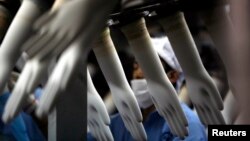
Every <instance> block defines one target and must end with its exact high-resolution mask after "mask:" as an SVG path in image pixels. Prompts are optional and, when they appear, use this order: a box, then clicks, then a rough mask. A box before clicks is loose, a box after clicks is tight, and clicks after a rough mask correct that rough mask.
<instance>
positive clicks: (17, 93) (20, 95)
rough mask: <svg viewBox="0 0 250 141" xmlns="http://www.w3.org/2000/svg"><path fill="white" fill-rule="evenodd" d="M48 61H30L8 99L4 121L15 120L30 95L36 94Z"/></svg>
mask: <svg viewBox="0 0 250 141" xmlns="http://www.w3.org/2000/svg"><path fill="white" fill-rule="evenodd" d="M48 63H49V62H48V61H44V62H40V61H39V60H38V59H37V58H35V59H33V60H30V61H28V62H27V63H26V64H25V67H24V69H23V71H22V73H21V75H20V77H19V79H18V81H17V83H16V85H15V87H14V89H13V91H12V94H11V96H10V98H9V99H8V101H7V103H6V106H5V109H4V114H3V117H2V119H3V121H4V122H9V121H10V120H12V119H13V118H15V117H16V116H17V115H18V114H19V112H20V111H21V110H22V108H24V106H25V104H26V102H27V99H28V98H29V95H30V94H32V93H33V92H34V90H35V89H36V87H37V86H38V85H39V83H40V82H41V80H42V78H43V77H44V76H45V75H46V73H47V66H48Z"/></svg>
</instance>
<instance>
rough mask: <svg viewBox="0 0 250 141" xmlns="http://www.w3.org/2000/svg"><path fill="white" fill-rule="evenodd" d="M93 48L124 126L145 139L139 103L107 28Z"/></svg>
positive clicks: (141, 140) (136, 135)
mask: <svg viewBox="0 0 250 141" xmlns="http://www.w3.org/2000/svg"><path fill="white" fill-rule="evenodd" d="M93 50H94V53H95V56H96V58H97V61H98V64H99V65H100V67H101V70H102V72H103V74H104V77H105V79H106V81H107V83H108V85H109V88H110V90H111V94H112V96H113V100H114V103H115V105H116V107H117V109H118V111H119V113H120V115H121V118H122V120H123V122H124V125H125V127H126V128H127V129H128V131H129V132H130V133H131V135H132V137H133V138H134V139H135V140H140V141H144V140H147V136H146V132H145V130H144V128H143V125H142V114H141V111H140V108H139V105H138V103H137V101H136V98H135V96H134V94H133V91H132V89H131V88H130V86H129V84H128V81H127V80H126V76H125V74H124V71H123V68H122V65H121V62H120V59H119V57H118V55H117V52H116V50H115V47H114V44H113V42H112V40H111V37H110V33H109V30H108V29H106V30H105V31H104V32H103V33H102V34H101V37H100V38H99V40H98V41H97V43H96V44H95V46H94V47H93Z"/></svg>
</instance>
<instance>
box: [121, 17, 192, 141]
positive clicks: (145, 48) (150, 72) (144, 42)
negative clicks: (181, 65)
mask: <svg viewBox="0 0 250 141" xmlns="http://www.w3.org/2000/svg"><path fill="white" fill-rule="evenodd" d="M122 32H123V33H124V34H125V36H126V37H127V39H128V42H129V44H130V46H131V47H132V50H133V53H134V55H135V58H136V60H137V61H138V64H139V65H140V67H141V68H142V71H143V73H144V76H145V78H146V80H147V84H148V88H149V92H150V94H151V96H152V100H153V103H154V105H155V107H156V109H157V111H158V112H159V114H160V115H161V116H163V117H164V119H165V120H166V121H167V123H168V124H169V126H170V129H171V132H172V133H173V134H175V135H178V136H180V137H185V136H187V135H188V130H187V128H186V126H187V125H188V122H187V119H186V117H185V115H184V112H183V110H182V108H181V106H180V103H179V101H178V98H177V94H176V91H175V89H174V87H173V85H172V84H171V82H170V81H169V79H168V77H167V74H166V73H165V72H164V69H163V67H162V65H161V62H160V59H159V56H158V55H157V53H156V51H155V50H154V48H153V44H152V42H151V40H150V36H149V33H148V31H147V28H146V25H145V20H144V19H143V18H141V19H139V20H137V21H135V22H133V23H130V24H128V25H126V26H124V27H122Z"/></svg>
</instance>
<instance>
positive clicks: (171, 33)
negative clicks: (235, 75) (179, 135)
mask: <svg viewBox="0 0 250 141" xmlns="http://www.w3.org/2000/svg"><path fill="white" fill-rule="evenodd" d="M159 22H160V24H161V25H162V26H163V28H164V30H165V32H166V33H167V36H168V38H169V41H170V43H171V45H172V47H173V50H174V52H175V54H176V56H177V58H178V61H179V63H180V65H181V67H182V69H183V72H184V75H185V78H186V81H187V88H188V91H189V93H188V94H189V96H190V99H191V101H192V103H193V105H194V106H195V108H196V111H197V113H198V115H199V117H200V119H201V121H202V122H203V123H204V124H206V125H208V124H225V121H224V119H223V116H222V114H221V112H220V110H222V109H223V102H222V99H221V97H220V94H219V91H218V90H217V88H216V86H215V84H214V82H213V80H212V78H211V77H210V76H209V74H208V73H207V71H206V70H205V68H204V66H203V64H202V62H201V59H200V57H199V53H198V51H197V49H196V46H195V43H194V41H193V38H192V36H191V33H190V31H189V29H188V27H187V24H186V21H185V19H184V16H183V14H182V13H181V12H178V13H176V14H173V15H171V16H169V17H166V18H162V19H160V20H159Z"/></svg>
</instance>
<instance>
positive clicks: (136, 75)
mask: <svg viewBox="0 0 250 141" xmlns="http://www.w3.org/2000/svg"><path fill="white" fill-rule="evenodd" d="M167 77H168V79H169V80H170V82H171V83H172V84H175V83H176V81H177V80H178V78H179V73H178V72H177V71H175V70H170V71H168V72H167ZM143 78H144V74H143V72H142V69H141V68H140V66H139V64H138V63H136V62H135V63H134V64H133V79H143Z"/></svg>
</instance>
